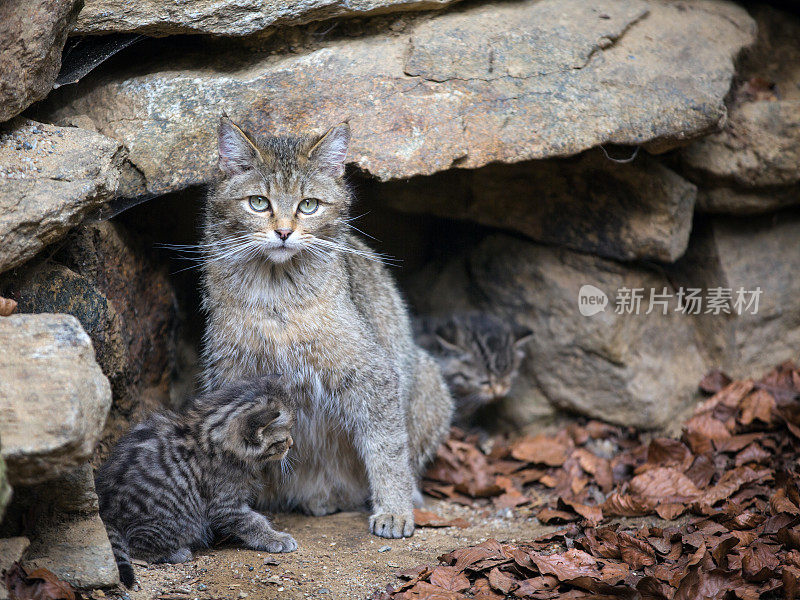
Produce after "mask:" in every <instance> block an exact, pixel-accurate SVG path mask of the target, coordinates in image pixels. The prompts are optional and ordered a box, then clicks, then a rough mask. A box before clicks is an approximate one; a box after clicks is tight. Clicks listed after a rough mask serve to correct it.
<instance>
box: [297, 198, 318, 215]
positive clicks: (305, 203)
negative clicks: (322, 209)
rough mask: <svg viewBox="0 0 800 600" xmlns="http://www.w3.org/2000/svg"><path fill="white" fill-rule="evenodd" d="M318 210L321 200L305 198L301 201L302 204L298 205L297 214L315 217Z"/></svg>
mask: <svg viewBox="0 0 800 600" xmlns="http://www.w3.org/2000/svg"><path fill="white" fill-rule="evenodd" d="M318 208H319V200H317V199H316V198H305V199H304V200H300V204H298V205H297V212H299V213H301V214H304V215H313V214H314V213H315V212H317V209H318Z"/></svg>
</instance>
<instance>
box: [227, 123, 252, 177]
mask: <svg viewBox="0 0 800 600" xmlns="http://www.w3.org/2000/svg"><path fill="white" fill-rule="evenodd" d="M260 160H261V159H260V158H259V153H258V150H257V149H256V147H255V144H253V142H252V141H250V138H248V137H247V134H246V133H245V132H244V131H242V130H241V129H240V128H239V126H238V125H236V124H235V123H234V122H233V121H231V120H230V119H229V118H228V117H222V118H220V120H219V168H220V169H221V170H222V172H223V173H225V174H226V175H237V174H239V173H244V172H245V171H249V170H250V169H252V168H253V167H255V165H256V163H258V162H259V161H260Z"/></svg>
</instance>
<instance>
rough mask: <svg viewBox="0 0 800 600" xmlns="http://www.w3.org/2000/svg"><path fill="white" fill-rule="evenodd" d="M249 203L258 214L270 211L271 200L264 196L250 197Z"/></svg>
mask: <svg viewBox="0 0 800 600" xmlns="http://www.w3.org/2000/svg"><path fill="white" fill-rule="evenodd" d="M247 201H248V203H249V204H250V208H252V209H253V210H254V211H256V212H264V211H265V210H269V209H270V204H269V200H268V199H267V198H266V197H264V196H250V197H249V198H248V199H247Z"/></svg>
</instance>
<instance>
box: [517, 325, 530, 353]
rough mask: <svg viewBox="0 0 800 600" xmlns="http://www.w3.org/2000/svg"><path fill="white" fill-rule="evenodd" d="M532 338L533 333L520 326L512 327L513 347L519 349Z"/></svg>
mask: <svg viewBox="0 0 800 600" xmlns="http://www.w3.org/2000/svg"><path fill="white" fill-rule="evenodd" d="M532 337H533V331H531V330H530V329H528V328H527V327H522V326H521V325H514V347H516V348H520V347H521V346H522V345H524V344H526V343H527V342H529V341H530V340H531V338H532Z"/></svg>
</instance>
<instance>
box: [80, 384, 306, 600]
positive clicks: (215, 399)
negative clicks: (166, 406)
mask: <svg viewBox="0 0 800 600" xmlns="http://www.w3.org/2000/svg"><path fill="white" fill-rule="evenodd" d="M293 421H294V411H293V408H292V404H291V402H290V400H289V397H288V395H287V393H286V392H285V390H284V388H283V386H281V385H280V384H279V382H278V377H277V376H266V377H260V378H256V379H250V380H246V381H244V382H241V383H237V384H234V385H231V386H228V387H225V388H223V389H221V390H218V391H216V392H213V393H209V394H205V395H201V396H198V397H196V398H193V399H191V400H190V401H189V402H188V403H187V405H186V407H185V408H184V412H183V413H182V414H176V413H173V412H170V411H161V412H157V413H154V414H152V415H150V416H149V417H148V418H147V419H145V421H144V422H142V423H140V424H139V425H137V426H136V427H134V428H133V429H131V431H130V432H128V433H127V434H126V435H125V436H124V437H123V438H122V439H121V440H120V441H119V443H118V444H117V445H116V447H115V448H114V450H113V451H112V453H111V456H110V457H109V458H108V460H107V461H106V463H105V464H103V466H102V467H100V469H99V470H98V472H97V476H96V478H95V485H96V487H97V494H98V496H99V498H100V516H101V517H102V519H103V522H104V523H105V526H106V530H107V531H108V538H109V540H110V541H111V546H112V548H113V550H114V557H115V558H116V560H117V565H118V567H119V574H120V579H121V581H122V582H123V583H124V584H125V585H126V586H128V587H130V586H131V585H133V581H134V576H133V569H132V567H131V564H130V556H134V557H138V558H142V559H145V560H148V561H151V562H171V563H177V562H184V561H187V560H191V558H192V552H191V550H192V549H193V548H198V547H205V546H208V544H209V543H210V542H211V541H212V539H213V537H214V536H215V535H218V536H220V537H233V538H235V539H237V540H239V541H240V542H242V543H243V544H244V545H245V546H246V547H248V548H253V549H255V550H266V551H267V552H291V551H293V550H296V549H297V542H295V541H294V538H292V536H291V535H289V534H288V533H281V532H278V531H275V530H274V529H273V528H272V526H271V525H270V522H269V521H268V520H267V518H266V517H265V516H264V515H262V514H260V513H258V512H255V511H254V510H253V509H252V508H250V503H251V502H252V501H253V500H254V499H255V497H256V495H257V493H258V490H259V488H260V486H261V485H262V484H263V474H262V473H263V470H264V467H265V466H266V463H267V462H268V461H278V460H281V459H282V458H283V457H284V456H286V453H287V452H288V450H289V448H290V447H291V446H292V438H291V436H290V434H289V432H290V429H291V427H292V424H293Z"/></svg>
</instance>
